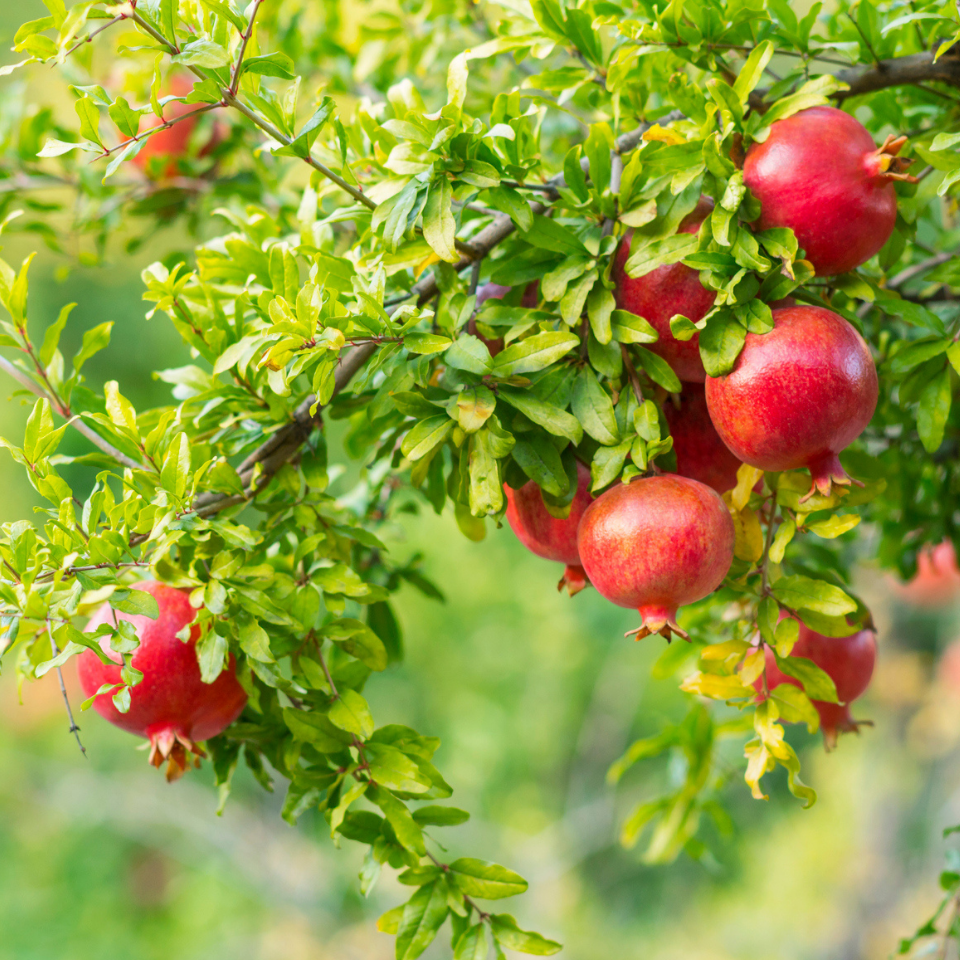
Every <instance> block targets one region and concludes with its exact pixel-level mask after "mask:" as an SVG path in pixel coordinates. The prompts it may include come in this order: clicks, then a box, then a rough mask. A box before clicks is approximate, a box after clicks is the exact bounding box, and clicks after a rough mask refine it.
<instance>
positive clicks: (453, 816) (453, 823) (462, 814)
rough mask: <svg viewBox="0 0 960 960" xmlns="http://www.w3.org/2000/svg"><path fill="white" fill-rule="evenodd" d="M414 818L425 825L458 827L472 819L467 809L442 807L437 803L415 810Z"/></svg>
mask: <svg viewBox="0 0 960 960" xmlns="http://www.w3.org/2000/svg"><path fill="white" fill-rule="evenodd" d="M413 819H414V820H416V821H417V823H419V824H420V825H421V826H424V827H457V826H459V825H460V824H461V823H466V822H467V821H468V820H469V819H470V814H469V813H467V811H466V810H459V809H458V808H457V807H441V806H437V805H436V804H431V805H430V806H426V807H420V809H419V810H414V811H413Z"/></svg>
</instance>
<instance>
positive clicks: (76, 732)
mask: <svg viewBox="0 0 960 960" xmlns="http://www.w3.org/2000/svg"><path fill="white" fill-rule="evenodd" d="M47 636H48V637H49V638H50V647H51V648H52V649H53V655H54V657H59V656H60V648H59V647H58V646H57V641H56V640H54V639H53V630H52V628H51V627H50V621H49V620H48V621H47ZM57 677H58V679H59V680H60V694H61V695H62V696H63V703H64V705H65V706H66V708H67V716H68V717H69V718H70V732H71V733H72V734H73V736H74V739H75V740H76V741H77V746H78V747H79V748H80V752H81V753H82V754H83V755H84V756H86V755H87V750H86V747H84V745H83V744H82V743H81V742H80V728H79V727H78V726H77V722H76V721H75V720H74V719H73V710H72V709H71V708H70V698H69V697H68V696H67V685H66V684H65V683H64V682H63V671H62V670H61V669H60V668H59V667H57Z"/></svg>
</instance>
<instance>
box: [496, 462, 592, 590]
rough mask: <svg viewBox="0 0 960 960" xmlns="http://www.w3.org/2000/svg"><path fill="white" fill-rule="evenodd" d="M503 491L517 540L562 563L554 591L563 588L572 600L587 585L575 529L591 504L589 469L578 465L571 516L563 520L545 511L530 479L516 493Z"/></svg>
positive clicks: (510, 488) (511, 489)
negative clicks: (563, 567) (560, 573)
mask: <svg viewBox="0 0 960 960" xmlns="http://www.w3.org/2000/svg"><path fill="white" fill-rule="evenodd" d="M506 491H507V514H506V516H507V522H508V523H509V524H510V528H511V529H512V530H513V532H514V533H515V534H516V535H517V539H518V540H519V541H520V542H521V543H522V544H523V545H524V546H525V547H526V548H527V549H528V550H529V551H530V552H531V553H535V554H536V555H537V556H538V557H543V558H544V559H545V560H557V561H559V562H560V563H563V564H565V565H566V569H565V570H564V573H563V577H562V578H561V579H560V582H559V583H558V584H557V589H558V590H562V589H563V588H564V587H566V588H567V590H568V591H569V593H570V596H571V597H572V596H573V595H574V594H576V593H579V592H580V591H581V590H582V589H583V588H584V587H585V586H587V584H588V583H589V580H587V575H586V573H585V572H584V570H583V567H582V566H581V565H580V553H579V552H578V550H577V527H578V526H579V524H580V518H581V517H582V516H583V512H584V511H585V510H586V509H587V507H589V506H590V504H591V503H592V502H593V495H592V494H591V493H590V470H589V469H588V468H587V467H585V466H584V465H583V464H582V463H580V462H579V461H578V462H577V492H576V493H575V494H574V495H573V503H572V504H571V505H570V514H569V516H567V517H566V518H565V519H563V520H559V519H557V518H556V517H553V516H551V515H550V514H549V513H548V512H547V508H546V507H545V506H544V505H543V497H542V495H541V493H540V488H539V487H538V486H537V485H536V484H535V483H534V482H533V481H532V480H531V481H530V482H529V483H525V484H524V485H523V486H522V487H521V488H520V489H519V490H514V489H513V488H512V487H507V488H506Z"/></svg>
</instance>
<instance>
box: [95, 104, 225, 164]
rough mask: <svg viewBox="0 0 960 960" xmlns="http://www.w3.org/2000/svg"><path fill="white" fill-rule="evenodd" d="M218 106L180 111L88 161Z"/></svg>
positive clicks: (102, 156)
mask: <svg viewBox="0 0 960 960" xmlns="http://www.w3.org/2000/svg"><path fill="white" fill-rule="evenodd" d="M220 106H221V104H219V103H205V104H204V105H203V106H202V107H198V108H197V109H196V110H191V111H190V112H189V113H181V114H180V116H179V117H171V118H170V119H169V120H164V121H163V123H158V124H157V125H156V126H155V127H150V129H149V130H144V131H143V133H138V134H137V135H136V136H135V137H130V139H129V140H124V141H123V142H122V143H118V144H117V145H116V146H115V147H110V149H109V150H104V151H103V153H98V154H97V155H96V156H95V157H94V158H93V159H92V160H91V161H90V162H91V163H95V162H96V161H97V160H102V159H103V158H104V157H109V156H110V154H111V153H117V151H119V150H123V149H125V148H126V147H129V146H130V144H131V143H139V142H140V141H141V140H146V139H147V138H148V137H152V136H153V135H154V134H155V133H157V132H158V131H160V130H166V129H167V128H168V127H173V126H175V125H176V124H178V123H183V121H184V120H189V119H191V117H196V116H199V115H200V114H201V113H209V111H211V110H216V109H217V108H218V107H220Z"/></svg>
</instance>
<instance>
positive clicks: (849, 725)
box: [756, 623, 877, 750]
mask: <svg viewBox="0 0 960 960" xmlns="http://www.w3.org/2000/svg"><path fill="white" fill-rule="evenodd" d="M790 655H791V656H793V657H805V658H806V659H808V660H812V661H813V662H814V663H815V664H816V665H817V666H818V667H819V668H820V669H821V670H823V672H824V673H826V674H827V676H829V677H830V679H831V680H832V681H833V682H834V685H835V686H836V688H837V699H838V700H839V701H840V702H839V703H830V702H828V701H824V700H814V701H813V705H814V707H815V708H816V711H817V713H818V714H819V715H820V729H821V730H822V731H823V739H824V743H825V744H826V746H827V749H828V750H830V749H833V747H834V746H835V745H836V742H837V737H838V736H839V734H841V733H849V732H856V731H857V730H858V723H857V721H856V720H854V719H853V716H852V715H851V713H850V704H851V703H853V701H854V700H856V699H857V698H858V697H860V696H862V695H863V693H864V691H865V690H866V689H867V687H868V686H869V685H870V678H871V677H872V676H873V668H874V664H875V663H876V659H877V635H876V633H875V632H874V631H873V630H860V631H859V632H858V633H854V634H852V635H851V636H849V637H825V636H823V634H821V633H817V632H816V631H814V630H811V629H810V628H809V627H808V626H807V625H806V624H804V623H801V624H800V636H799V639H798V640H797V642H796V643H795V644H794V646H793V650H792V651H791V654H790ZM765 656H766V666H765V675H766V683H767V689H768V690H775V689H776V688H777V686H779V685H780V684H781V683H790V684H793V686H795V687H800V686H802V685H801V683H800V681H799V680H797V679H796V677H791V676H789V675H788V674H785V673H784V672H783V671H782V670H780V668H779V667H778V666H777V659H776V656H775V655H774V652H773V650H772V649H771V648H770V647H767V648H766V650H765ZM762 683H763V679H762V678H760V679H758V680H757V681H756V686H757V689H762ZM862 722H863V721H861V723H862Z"/></svg>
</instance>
